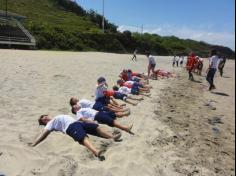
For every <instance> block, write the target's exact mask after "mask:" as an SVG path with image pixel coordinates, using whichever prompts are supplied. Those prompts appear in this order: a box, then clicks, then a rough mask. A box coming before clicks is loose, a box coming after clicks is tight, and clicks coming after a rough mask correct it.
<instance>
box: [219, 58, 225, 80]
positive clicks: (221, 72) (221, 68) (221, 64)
mask: <svg viewBox="0 0 236 176" xmlns="http://www.w3.org/2000/svg"><path fill="white" fill-rule="evenodd" d="M225 63H226V58H221V59H220V63H219V66H218V70H219V72H220V76H221V77H222V76H223V73H224V71H223V69H224V67H225Z"/></svg>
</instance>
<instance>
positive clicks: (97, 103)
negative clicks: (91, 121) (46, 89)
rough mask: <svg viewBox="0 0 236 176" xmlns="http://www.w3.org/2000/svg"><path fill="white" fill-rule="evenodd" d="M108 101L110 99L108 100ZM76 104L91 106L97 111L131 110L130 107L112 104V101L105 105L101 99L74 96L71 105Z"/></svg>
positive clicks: (117, 111)
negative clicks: (93, 99) (94, 99)
mask: <svg viewBox="0 0 236 176" xmlns="http://www.w3.org/2000/svg"><path fill="white" fill-rule="evenodd" d="M107 101H109V100H107ZM76 104H78V105H79V106H80V107H81V108H91V109H95V110H97V111H113V112H115V113H125V112H127V111H130V109H129V108H123V107H116V106H112V105H111V104H110V103H108V104H107V105H106V106H105V105H104V104H102V103H101V102H100V101H89V100H87V99H81V100H79V99H77V98H75V97H72V98H71V99H70V105H71V107H72V106H74V105H76Z"/></svg>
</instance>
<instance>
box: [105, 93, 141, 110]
mask: <svg viewBox="0 0 236 176" xmlns="http://www.w3.org/2000/svg"><path fill="white" fill-rule="evenodd" d="M104 95H105V96H106V97H108V98H111V97H114V98H115V99H118V100H122V101H124V102H126V103H129V104H131V105H134V106H136V105H137V104H138V102H133V101H131V100H135V101H141V100H143V98H135V97H132V95H127V94H123V93H120V92H118V91H114V90H108V91H105V92H104Z"/></svg>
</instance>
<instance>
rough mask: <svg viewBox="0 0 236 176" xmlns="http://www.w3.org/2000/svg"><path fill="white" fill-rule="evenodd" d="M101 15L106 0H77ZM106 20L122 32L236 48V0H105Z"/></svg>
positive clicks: (86, 8)
mask: <svg viewBox="0 0 236 176" xmlns="http://www.w3.org/2000/svg"><path fill="white" fill-rule="evenodd" d="M75 1H76V2H77V3H78V4H79V5H80V6H82V7H83V8H84V9H85V10H90V9H93V10H94V11H96V12H97V13H99V14H102V9H103V0H75ZM104 14H105V17H106V19H107V20H108V21H109V22H110V23H113V24H115V25H116V26H118V30H119V31H125V30H129V31H132V32H141V31H142V30H141V29H142V26H143V32H148V33H153V34H154V33H155V34H159V35H161V36H170V35H174V36H177V37H179V38H182V39H193V40H197V41H205V42H207V43H210V44H218V45H223V46H227V47H230V48H231V49H233V50H234V51H235V0H104Z"/></svg>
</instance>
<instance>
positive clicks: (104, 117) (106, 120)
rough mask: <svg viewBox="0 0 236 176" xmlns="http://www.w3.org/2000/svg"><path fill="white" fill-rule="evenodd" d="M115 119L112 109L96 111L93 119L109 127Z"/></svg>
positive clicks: (112, 125)
mask: <svg viewBox="0 0 236 176" xmlns="http://www.w3.org/2000/svg"><path fill="white" fill-rule="evenodd" d="M115 119H116V114H115V113H114V112H112V111H102V112H98V113H97V115H96V116H95V118H94V120H96V121H98V123H102V124H106V125H108V126H110V127H114V120H115Z"/></svg>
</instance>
